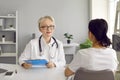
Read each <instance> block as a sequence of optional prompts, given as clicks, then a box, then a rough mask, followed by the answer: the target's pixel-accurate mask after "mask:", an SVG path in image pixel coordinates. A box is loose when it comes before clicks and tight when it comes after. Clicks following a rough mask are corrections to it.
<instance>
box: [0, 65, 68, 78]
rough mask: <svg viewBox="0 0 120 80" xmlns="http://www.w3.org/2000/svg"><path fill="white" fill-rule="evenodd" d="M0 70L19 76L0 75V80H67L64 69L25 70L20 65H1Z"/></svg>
mask: <svg viewBox="0 0 120 80" xmlns="http://www.w3.org/2000/svg"><path fill="white" fill-rule="evenodd" d="M0 68H3V69H7V70H9V71H15V69H17V74H14V75H13V76H11V77H5V76H4V73H2V74H0V80H66V77H65V76H64V68H52V69H48V68H31V69H24V68H22V67H21V66H19V65H12V64H0Z"/></svg>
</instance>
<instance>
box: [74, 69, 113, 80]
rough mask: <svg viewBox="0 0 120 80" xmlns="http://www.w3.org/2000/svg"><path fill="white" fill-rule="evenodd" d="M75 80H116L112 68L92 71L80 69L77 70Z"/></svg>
mask: <svg viewBox="0 0 120 80" xmlns="http://www.w3.org/2000/svg"><path fill="white" fill-rule="evenodd" d="M74 80H115V79H114V74H113V72H112V71H110V70H102V71H91V70H85V69H81V68H80V69H79V70H77V71H76V73H75V76H74Z"/></svg>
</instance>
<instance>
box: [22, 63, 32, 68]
mask: <svg viewBox="0 0 120 80" xmlns="http://www.w3.org/2000/svg"><path fill="white" fill-rule="evenodd" d="M22 67H24V68H25V69H29V68H31V67H32V64H28V63H23V64H22Z"/></svg>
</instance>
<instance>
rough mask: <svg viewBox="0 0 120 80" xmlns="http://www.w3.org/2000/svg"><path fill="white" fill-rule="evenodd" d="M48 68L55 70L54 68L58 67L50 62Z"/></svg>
mask: <svg viewBox="0 0 120 80" xmlns="http://www.w3.org/2000/svg"><path fill="white" fill-rule="evenodd" d="M47 67H48V68H53V67H56V65H55V64H54V63H53V62H51V61H50V62H48V63H47Z"/></svg>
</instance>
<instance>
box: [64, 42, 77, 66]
mask: <svg viewBox="0 0 120 80" xmlns="http://www.w3.org/2000/svg"><path fill="white" fill-rule="evenodd" d="M63 47H64V52H65V59H66V63H67V64H69V63H70V62H71V61H72V59H73V55H74V54H75V53H76V51H77V49H78V48H79V44H78V43H70V44H63Z"/></svg>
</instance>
